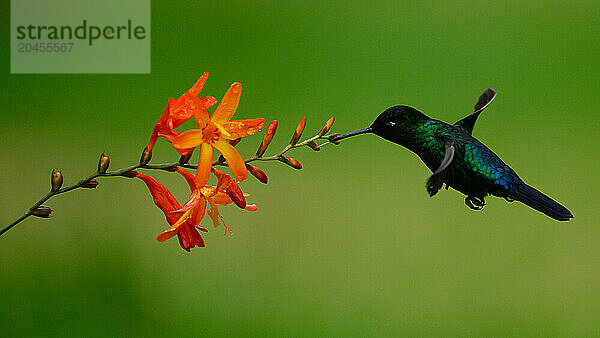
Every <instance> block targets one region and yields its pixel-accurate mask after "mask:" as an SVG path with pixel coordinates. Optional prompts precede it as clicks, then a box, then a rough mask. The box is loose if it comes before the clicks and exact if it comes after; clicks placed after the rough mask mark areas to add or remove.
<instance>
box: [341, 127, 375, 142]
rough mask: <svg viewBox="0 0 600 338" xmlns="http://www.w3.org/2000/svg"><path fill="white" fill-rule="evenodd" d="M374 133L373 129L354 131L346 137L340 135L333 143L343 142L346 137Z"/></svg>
mask: <svg viewBox="0 0 600 338" xmlns="http://www.w3.org/2000/svg"><path fill="white" fill-rule="evenodd" d="M372 132H373V129H372V128H371V127H367V128H363V129H360V130H357V131H353V132H351V133H348V134H346V135H340V136H338V137H334V138H332V139H331V141H332V142H335V141H339V140H343V139H345V138H346V137H350V136H354V135H360V134H366V133H372Z"/></svg>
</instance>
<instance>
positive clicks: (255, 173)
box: [246, 164, 269, 184]
mask: <svg viewBox="0 0 600 338" xmlns="http://www.w3.org/2000/svg"><path fill="white" fill-rule="evenodd" d="M246 169H248V171H249V172H250V174H252V176H254V177H256V178H257V179H258V180H259V181H261V182H262V183H265V184H267V182H268V181H269V179H268V177H267V174H265V172H264V171H262V170H260V169H259V168H257V167H255V166H252V165H249V164H246Z"/></svg>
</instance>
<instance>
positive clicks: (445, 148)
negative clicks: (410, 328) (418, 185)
mask: <svg viewBox="0 0 600 338" xmlns="http://www.w3.org/2000/svg"><path fill="white" fill-rule="evenodd" d="M495 97H496V90H494V89H492V88H488V89H486V90H485V91H484V92H483V94H481V96H480V97H479V99H478V100H477V102H476V103H475V109H474V112H473V113H472V114H470V115H468V116H467V117H465V118H463V119H462V120H460V121H458V122H456V123H454V124H452V125H451V124H448V123H445V122H442V121H439V120H435V119H432V118H429V117H428V116H426V115H425V114H423V113H421V112H420V111H418V110H416V109H414V108H411V107H408V106H394V107H390V108H388V109H386V110H385V111H384V112H383V113H381V114H380V115H379V116H378V117H377V119H375V121H374V122H373V124H371V126H369V127H367V128H363V129H360V130H357V131H355V132H352V133H349V134H345V135H340V136H337V137H335V138H332V140H331V141H334V142H335V141H339V140H342V139H345V138H347V137H350V136H355V135H360V134H369V133H371V134H375V135H377V136H380V137H382V138H384V139H386V140H388V141H391V142H394V143H396V144H399V145H401V146H403V147H406V148H408V149H409V150H411V151H412V152H414V153H416V154H417V155H418V156H419V157H420V158H421V160H422V161H423V162H424V163H425V165H427V167H428V168H429V169H430V170H431V172H432V173H433V174H432V175H431V176H430V177H429V178H428V179H427V183H426V188H427V192H428V193H429V196H431V197H433V196H434V195H435V194H437V192H438V191H439V190H440V189H441V188H442V187H443V186H444V185H445V186H446V190H447V189H448V187H452V188H453V189H455V190H457V191H459V192H461V193H463V194H464V195H466V198H465V204H466V205H467V206H468V207H469V208H471V209H473V210H481V209H482V208H483V207H484V206H485V197H486V196H488V195H492V196H496V197H501V198H504V199H506V200H507V201H508V202H513V201H515V200H516V201H519V202H522V203H524V204H526V205H528V206H530V207H531V208H533V209H535V210H537V211H540V212H542V213H544V214H546V215H547V216H549V217H552V218H554V219H555V220H558V221H567V220H569V219H571V218H573V214H572V213H571V212H570V211H569V210H568V209H567V208H565V207H564V206H562V205H561V204H559V203H558V202H556V201H554V200H553V199H551V198H550V197H548V196H546V195H544V194H543V193H542V192H540V191H538V190H537V189H535V188H533V187H531V186H529V185H527V184H526V183H525V182H523V180H522V179H521V178H519V176H518V175H517V173H516V172H515V171H514V170H513V169H512V168H510V167H509V166H508V165H506V163H504V162H503V161H502V160H501V159H500V158H499V157H498V156H497V155H496V154H494V152H493V151H491V150H490V149H489V148H488V147H486V146H485V145H484V144H483V143H481V142H480V141H479V140H477V139H476V138H474V137H473V136H472V135H471V134H472V132H473V127H474V125H475V122H476V121H477V118H478V117H479V114H481V112H482V111H483V110H484V109H485V108H486V107H487V106H488V105H489V104H490V103H491V102H492V100H494V98H495Z"/></svg>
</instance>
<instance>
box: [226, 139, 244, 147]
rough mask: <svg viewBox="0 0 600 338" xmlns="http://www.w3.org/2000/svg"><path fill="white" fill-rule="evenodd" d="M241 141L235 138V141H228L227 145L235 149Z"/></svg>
mask: <svg viewBox="0 0 600 338" xmlns="http://www.w3.org/2000/svg"><path fill="white" fill-rule="evenodd" d="M241 140H242V138H241V137H240V138H236V139H235V140H229V144H231V146H232V147H235V146H236V145H237V144H238V143H240V141H241Z"/></svg>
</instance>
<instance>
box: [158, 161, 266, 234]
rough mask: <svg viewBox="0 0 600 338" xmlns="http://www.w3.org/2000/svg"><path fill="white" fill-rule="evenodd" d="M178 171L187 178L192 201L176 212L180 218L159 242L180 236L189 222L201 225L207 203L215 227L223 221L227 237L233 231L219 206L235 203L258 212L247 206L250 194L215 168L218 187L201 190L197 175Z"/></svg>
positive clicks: (206, 187) (255, 208) (204, 187)
mask: <svg viewBox="0 0 600 338" xmlns="http://www.w3.org/2000/svg"><path fill="white" fill-rule="evenodd" d="M176 170H177V172H178V173H180V174H181V175H183V177H185V179H186V181H187V183H188V185H189V186H190V189H191V190H192V193H191V195H190V200H189V201H188V202H187V203H186V204H185V205H184V206H183V207H182V208H179V209H178V210H175V211H174V213H176V215H178V216H179V219H178V220H177V221H176V222H175V223H170V224H171V227H169V228H168V229H167V230H165V231H163V232H162V233H161V234H160V235H158V238H157V239H158V241H159V242H164V241H166V240H167V239H169V238H171V237H173V236H175V235H176V234H179V232H180V229H179V228H180V227H181V226H184V225H185V224H186V222H188V220H191V223H192V224H194V225H196V224H198V223H200V221H201V220H202V218H203V217H204V213H205V211H206V203H207V202H208V204H209V205H210V210H208V211H207V213H208V215H209V216H210V218H211V219H212V221H213V225H214V226H215V227H217V226H219V224H220V222H219V221H222V222H223V226H224V227H225V229H226V231H225V235H227V232H229V233H231V230H230V229H229V227H227V225H226V224H225V222H224V221H223V217H222V216H221V214H220V213H219V211H218V209H217V205H229V204H232V203H235V204H236V205H237V206H239V207H240V208H243V209H246V210H250V211H256V210H257V209H258V208H257V207H256V205H246V197H247V196H249V194H245V193H242V190H240V188H239V187H238V185H237V184H236V183H235V181H234V180H233V179H232V178H231V177H229V175H227V174H226V173H224V172H222V171H221V170H218V169H214V168H213V169H212V170H211V171H212V173H213V174H214V175H215V176H216V177H217V179H218V183H217V186H216V187H213V186H202V187H200V188H198V185H197V184H196V182H197V180H196V178H195V175H193V174H192V173H190V172H188V171H186V170H184V169H182V168H177V169H176Z"/></svg>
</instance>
